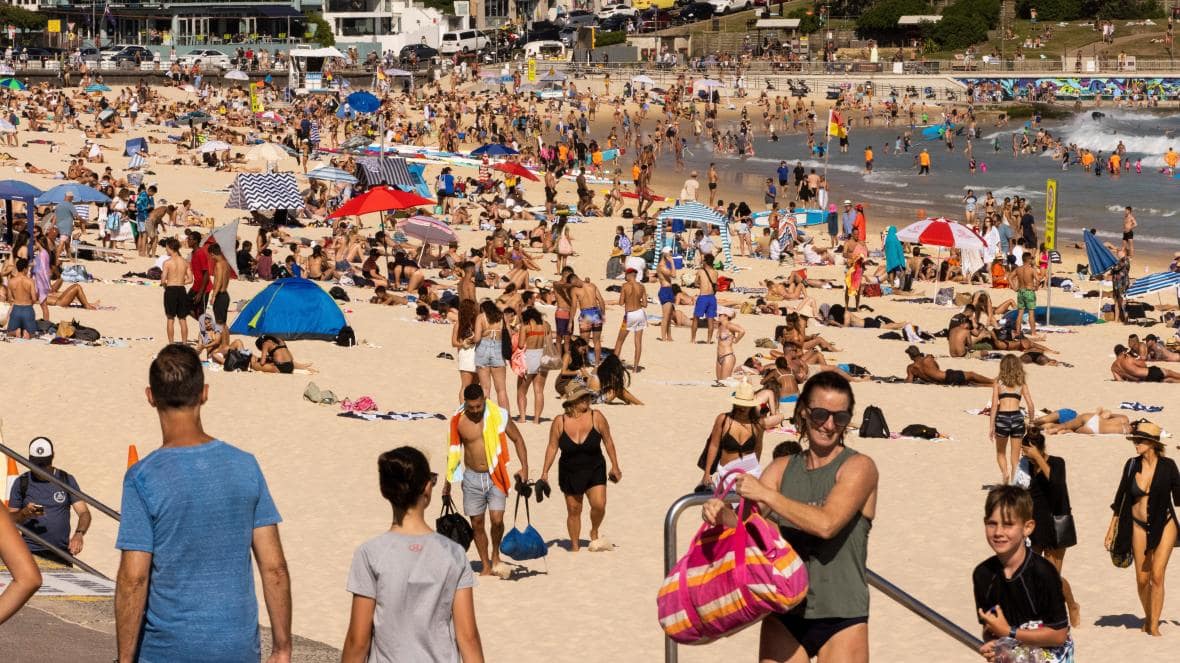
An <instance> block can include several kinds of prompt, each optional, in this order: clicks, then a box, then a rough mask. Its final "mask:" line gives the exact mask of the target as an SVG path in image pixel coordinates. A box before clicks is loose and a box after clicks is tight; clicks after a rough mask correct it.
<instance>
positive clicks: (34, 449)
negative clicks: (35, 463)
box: [29, 437, 53, 458]
mask: <svg viewBox="0 0 1180 663" xmlns="http://www.w3.org/2000/svg"><path fill="white" fill-rule="evenodd" d="M29 458H53V442H52V441H50V439H49V438H47V437H35V438H33V441H32V442H29Z"/></svg>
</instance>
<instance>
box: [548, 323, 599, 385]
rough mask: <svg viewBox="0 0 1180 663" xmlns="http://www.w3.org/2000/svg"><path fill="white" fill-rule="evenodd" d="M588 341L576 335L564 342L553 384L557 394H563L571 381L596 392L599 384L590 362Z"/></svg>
mask: <svg viewBox="0 0 1180 663" xmlns="http://www.w3.org/2000/svg"><path fill="white" fill-rule="evenodd" d="M589 354H590V343H589V342H588V341H587V340H586V339H585V338H583V337H581V336H578V337H575V338H574V339H573V340H571V341H570V342H569V343H567V344H566V349H565V354H564V355H562V358H561V372H560V373H559V374H558V375H557V381H556V382H555V383H554V384H553V386H554V387H555V388H556V390H557V393H558V395H561V394H564V393H565V392H566V390H568V389H569V385H570V383H572V382H579V383H581V384H582V385H584V386H585V387H586V388H588V389H589V390H590V391H592V392H594V393H598V389H599V387H600V386H601V385H600V384H599V382H598V375H597V374H596V373H595V372H594V364H592V363H590V359H589Z"/></svg>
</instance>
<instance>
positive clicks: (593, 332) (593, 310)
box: [570, 275, 606, 366]
mask: <svg viewBox="0 0 1180 663" xmlns="http://www.w3.org/2000/svg"><path fill="white" fill-rule="evenodd" d="M571 276H573V275H571ZM570 282H571V284H576V286H575V288H574V291H573V293H574V305H573V309H572V310H577V311H579V314H578V330H579V331H580V332H581V336H583V337H585V336H586V335H587V334H589V338H590V341H591V342H592V343H594V365H595V366H597V365H598V364H600V363H602V323H603V322H604V316H605V312H606V302H605V301H603V299H602V293H601V292H599V290H598V286H596V285H594V284H593V283H591V282H590V279H589V278H578V277H577V276H573V278H572V279H570Z"/></svg>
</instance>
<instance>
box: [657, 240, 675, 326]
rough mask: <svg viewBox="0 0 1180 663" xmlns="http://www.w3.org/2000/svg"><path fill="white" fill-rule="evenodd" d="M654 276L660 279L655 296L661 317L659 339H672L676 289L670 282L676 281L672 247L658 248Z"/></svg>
mask: <svg viewBox="0 0 1180 663" xmlns="http://www.w3.org/2000/svg"><path fill="white" fill-rule="evenodd" d="M656 278H658V279H659V281H660V289H659V291H658V292H657V293H656V297H658V298H659V300H660V310H661V312H662V314H663V316H664V317H663V319H662V320H660V340H661V341H671V340H672V316H673V314H674V313H675V311H676V290H674V289H673V288H672V284H673V283H675V282H676V263H675V262H673V261H672V247H670V246H665V247H664V248H663V249H661V250H660V263H659V264H658V265H657V266H656Z"/></svg>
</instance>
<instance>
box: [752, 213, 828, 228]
mask: <svg viewBox="0 0 1180 663" xmlns="http://www.w3.org/2000/svg"><path fill="white" fill-rule="evenodd" d="M778 213H779V215H780V216H786V215H788V214H789V215H791V217H793V218H794V220H795V225H796V226H797V227H799V228H805V227H807V226H818V225H820V224H822V223H826V222H827V220H828V217H827V214H826V213H825V212H824V211H823V210H820V209H797V210H794V211H788V210H785V209H780V210H779V211H778ZM750 216H751V218H753V219H754V225H755V226H758V227H760V228H766V227H768V226H769V225H770V211H769V210H767V211H762V212H754V213H753V214H751V215H750Z"/></svg>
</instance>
